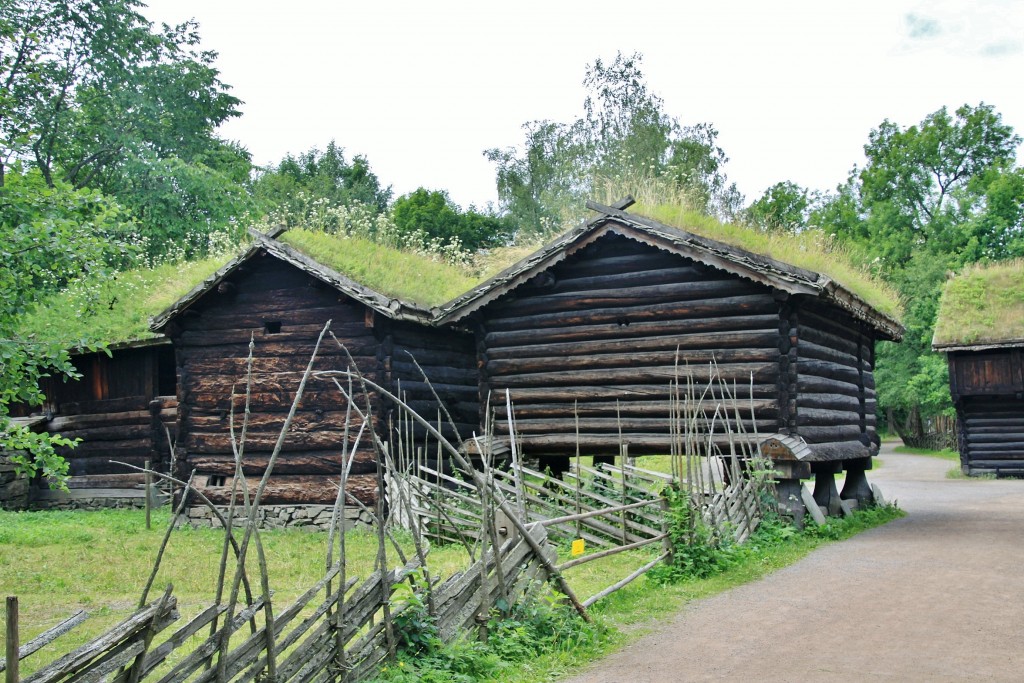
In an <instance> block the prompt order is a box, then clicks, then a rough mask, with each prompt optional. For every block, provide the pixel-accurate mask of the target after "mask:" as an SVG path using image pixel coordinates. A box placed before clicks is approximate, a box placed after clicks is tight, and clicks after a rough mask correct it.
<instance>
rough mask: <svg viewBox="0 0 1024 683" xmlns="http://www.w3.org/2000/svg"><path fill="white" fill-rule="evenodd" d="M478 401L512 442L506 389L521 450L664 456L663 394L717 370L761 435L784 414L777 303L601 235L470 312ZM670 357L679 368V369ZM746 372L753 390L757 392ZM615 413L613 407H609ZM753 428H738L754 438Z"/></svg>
mask: <svg viewBox="0 0 1024 683" xmlns="http://www.w3.org/2000/svg"><path fill="white" fill-rule="evenodd" d="M475 323H476V325H477V332H478V354H479V364H480V366H481V369H482V381H481V397H482V400H483V399H484V398H485V397H486V396H487V393H488V392H491V393H492V403H493V404H494V407H495V408H496V409H497V411H498V415H499V417H501V418H502V419H500V420H499V421H498V422H497V424H496V428H497V432H498V433H499V434H507V431H508V430H507V427H506V423H505V420H504V415H505V399H504V395H505V389H506V388H507V389H509V390H510V391H511V396H512V401H513V403H514V411H515V418H516V426H517V430H518V434H519V435H520V436H521V438H522V440H523V445H524V450H526V451H527V453H530V452H531V451H532V453H533V454H544V455H560V454H561V455H566V454H572V453H573V452H574V451H575V445H576V415H574V408H573V406H574V403H575V404H576V405H578V418H579V434H580V436H579V441H580V444H581V446H582V447H583V449H584V451H585V452H586V453H593V454H614V453H617V452H618V450H619V437H618V430H619V426H620V421H619V418H620V417H621V427H622V434H623V441H624V442H626V443H628V444H629V445H630V453H631V454H641V453H667V452H669V448H670V442H671V441H670V439H671V437H670V430H669V423H668V419H669V415H670V402H669V385H670V382H672V381H673V380H674V379H675V378H676V377H677V376H681V377H682V378H683V381H684V382H685V377H686V375H687V374H688V373H689V374H692V376H693V377H694V381H695V383H696V384H697V386H699V387H700V388H701V389H703V385H706V383H707V380H708V377H709V373H710V372H711V363H712V361H714V362H715V363H716V364H717V372H718V373H719V375H720V376H721V377H722V378H724V379H726V380H727V381H728V382H729V383H730V384H732V383H733V382H734V381H735V387H736V391H737V394H738V395H739V396H741V397H743V398H744V399H747V398H751V394H753V396H752V398H753V399H754V404H755V408H756V422H757V428H758V431H759V432H762V433H772V432H774V431H775V430H776V423H777V419H778V414H779V410H778V404H777V392H778V386H777V385H778V381H779V373H780V364H779V355H780V352H779V303H778V302H777V301H776V300H775V299H774V298H773V297H772V293H771V290H770V289H769V288H767V287H765V286H762V285H759V284H756V283H753V282H751V281H748V280H744V279H741V278H738V277H735V276H733V275H731V274H728V273H726V272H724V271H720V270H716V269H714V268H711V267H709V266H705V265H703V264H700V263H696V262H694V261H692V260H690V259H686V258H684V257H681V256H678V255H674V254H669V253H666V252H663V251H660V250H658V249H656V248H654V247H651V246H649V245H645V244H641V243H639V242H636V241H634V240H630V239H627V238H625V237H621V236H608V237H604V238H602V239H600V240H598V241H596V242H595V243H594V244H592V245H590V246H588V247H586V248H584V249H583V250H581V251H580V252H579V253H577V254H574V255H573V256H571V257H570V258H568V259H566V260H565V261H564V262H562V263H560V264H558V265H556V266H554V267H552V268H551V269H549V270H547V271H545V272H544V273H541V274H540V275H539V276H538V277H536V278H534V280H533V281H531V282H529V283H526V284H524V285H522V286H520V287H519V288H517V289H516V290H514V291H512V292H510V293H509V294H508V295H507V296H506V297H504V298H503V299H501V300H499V301H497V302H495V303H494V304H492V305H489V306H487V307H485V308H484V309H482V311H480V312H479V313H477V314H476V316H475ZM677 359H678V367H677ZM751 376H753V386H752V387H751ZM617 411H618V412H617ZM753 427H754V424H752V423H751V421H750V420H747V424H745V425H744V428H745V429H746V430H747V431H748V432H752V431H753Z"/></svg>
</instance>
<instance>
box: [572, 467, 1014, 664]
mask: <svg viewBox="0 0 1024 683" xmlns="http://www.w3.org/2000/svg"><path fill="white" fill-rule="evenodd" d="M880 458H881V460H882V461H883V463H884V464H883V466H882V467H881V468H880V469H878V470H876V471H874V472H869V479H870V480H871V481H872V482H874V483H877V484H878V485H879V486H880V487H881V489H882V492H883V494H884V495H885V497H886V498H887V499H889V500H896V501H897V502H898V503H899V505H900V507H902V508H903V509H904V510H906V511H907V513H908V514H907V517H905V518H904V519H900V520H897V521H895V522H891V523H889V524H887V525H885V526H884V527H881V528H878V529H873V530H871V531H869V532H866V533H863V534H860V535H859V536H857V537H855V538H852V539H850V540H847V541H844V542H842V543H835V544H832V545H829V546H827V547H824V548H821V549H819V550H817V551H815V552H814V553H812V554H811V555H810V556H808V557H806V558H804V559H803V560H801V561H800V562H798V563H797V564H794V565H792V566H790V567H787V568H786V569H783V570H781V571H779V572H776V573H775V574H772V575H771V576H768V577H766V578H764V579H762V580H760V581H757V582H755V583H752V584H748V585H746V586H741V587H740V588H737V589H734V590H731V591H729V592H727V593H723V594H720V595H718V596H715V597H713V598H709V599H706V600H702V601H700V602H696V603H692V604H691V605H689V606H688V607H686V608H685V609H684V610H683V611H682V612H680V613H679V614H678V615H677V616H676V617H675V618H673V619H672V620H671V621H668V622H666V623H664V624H663V625H661V626H659V627H658V629H657V631H656V632H654V633H651V634H649V635H647V636H645V637H643V638H642V639H640V640H638V641H636V642H634V643H633V644H632V645H630V646H629V647H627V648H625V649H624V650H622V651H620V652H618V653H616V654H614V655H612V656H610V657H607V658H606V659H603V660H601V661H600V662H596V663H595V664H594V666H593V667H592V668H591V669H590V670H588V671H587V672H586V673H584V674H583V675H580V676H577V677H575V678H572V679H567V680H570V681H573V682H579V683H583V682H584V681H586V682H588V683H595V682H608V683H611V682H615V683H642V682H645V681H802V682H806V681H840V680H842V681H1024V481H1019V480H1000V481H977V480H950V479H946V478H945V473H946V471H947V470H949V469H950V467H951V466H953V464H954V463H952V462H950V461H947V460H939V459H935V458H926V457H921V456H912V455H902V454H896V453H892V452H891V451H888V450H887V449H885V448H883V452H882V454H881V456H880Z"/></svg>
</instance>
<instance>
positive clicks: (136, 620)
mask: <svg viewBox="0 0 1024 683" xmlns="http://www.w3.org/2000/svg"><path fill="white" fill-rule="evenodd" d="M162 603H163V604H162ZM176 606H177V600H176V599H175V598H174V597H173V596H171V597H170V598H169V600H167V601H166V603H165V602H164V601H163V600H158V601H156V602H153V603H150V604H149V605H148V606H146V607H144V608H143V609H141V610H139V611H137V612H135V613H134V614H133V615H131V616H130V617H128V618H127V619H125V620H124V621H122V622H120V623H119V624H117V625H116V626H114V627H113V628H111V629H110V630H108V631H107V632H105V633H104V634H102V635H101V636H99V637H98V638H96V639H94V640H92V641H90V642H88V643H86V644H85V645H82V646H81V647H79V648H77V649H75V650H74V651H72V652H69V653H68V654H66V655H64V656H63V657H61V658H59V659H57V660H55V661H54V662H51V663H50V664H49V665H48V666H45V667H43V668H41V669H39V670H38V671H36V672H35V673H34V674H32V675H31V676H29V677H27V678H25V679H24V683H52V682H54V681H58V680H60V679H62V678H64V677H67V676H74V675H75V674H77V673H79V672H81V671H82V670H84V669H85V668H86V667H88V666H90V664H91V663H92V662H94V661H96V660H98V659H100V658H102V657H104V656H105V654H106V653H108V652H109V651H110V650H112V649H114V648H116V647H118V646H119V645H121V644H122V643H125V642H126V641H128V640H129V639H131V638H134V637H138V636H139V635H140V634H141V633H142V632H143V631H144V630H146V629H150V628H154V629H155V630H156V631H159V630H161V629H163V628H165V627H166V626H167V625H168V624H169V623H170V622H171V621H172V620H173V619H175V618H177V613H176V611H175V608H176Z"/></svg>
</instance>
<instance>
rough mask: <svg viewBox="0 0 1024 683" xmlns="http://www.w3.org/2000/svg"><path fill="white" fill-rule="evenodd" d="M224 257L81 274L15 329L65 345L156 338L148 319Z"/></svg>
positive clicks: (187, 289) (223, 262) (208, 273)
mask: <svg viewBox="0 0 1024 683" xmlns="http://www.w3.org/2000/svg"><path fill="white" fill-rule="evenodd" d="M230 256H231V255H230V254H228V255H220V256H216V257H210V258H207V259H203V260H201V261H190V262H178V263H165V264H163V265H160V266H157V267H155V268H140V269H137V270H129V271H124V272H121V273H117V274H116V275H114V276H113V277H112V278H106V279H100V278H96V277H92V278H89V277H87V278H84V279H82V280H79V281H77V282H75V283H73V284H72V285H71V286H70V287H69V288H68V289H66V290H65V291H63V292H60V293H58V294H54V295H53V296H50V297H49V298H47V299H46V300H45V301H43V302H41V303H40V304H39V306H37V307H36V309H35V310H34V311H33V312H32V313H31V314H29V315H27V316H25V317H24V318H23V319H22V321H21V326H20V330H19V332H20V334H21V335H22V336H26V337H27V336H33V337H35V338H36V339H39V340H41V341H55V342H60V343H62V344H64V345H65V346H68V347H73V346H78V345H79V344H81V343H82V342H86V343H95V342H102V343H106V344H117V343H120V342H127V341H135V340H139V339H149V338H153V337H157V336H159V335H157V334H154V333H153V332H151V331H150V329H149V319H150V318H151V317H152V316H154V315H156V314H157V313H160V312H161V311H163V310H164V309H165V308H167V307H168V306H170V305H171V304H173V303H174V302H175V301H177V300H178V299H179V298H181V297H182V296H184V295H185V294H186V293H188V291H189V290H191V289H192V288H193V287H195V286H196V285H198V284H199V283H200V282H202V281H203V280H204V279H206V278H207V277H209V276H210V275H212V274H213V273H214V272H216V270H217V269H218V268H220V267H221V266H223V265H224V264H225V263H227V261H228V259H229V258H230Z"/></svg>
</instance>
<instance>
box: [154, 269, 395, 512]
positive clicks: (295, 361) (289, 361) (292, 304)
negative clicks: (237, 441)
mask: <svg viewBox="0 0 1024 683" xmlns="http://www.w3.org/2000/svg"><path fill="white" fill-rule="evenodd" d="M328 320H331V321H332V322H331V331H332V332H333V333H334V335H335V336H336V337H337V338H338V340H339V341H340V342H342V343H343V344H344V345H345V348H346V349H347V350H348V353H350V354H351V356H352V358H353V359H354V361H355V363H356V365H357V366H358V368H359V370H360V371H361V372H362V373H364V374H365V375H366V376H367V377H368V378H370V379H373V380H375V381H380V371H379V366H380V358H379V343H378V340H377V338H376V337H375V336H374V329H373V315H372V312H369V309H367V307H366V306H365V305H363V304H361V303H359V302H357V301H355V300H353V299H351V298H349V297H347V296H345V295H343V294H340V293H339V292H338V291H337V290H335V289H333V288H332V287H329V286H327V285H324V284H323V283H321V282H320V281H319V280H316V279H315V278H313V277H311V276H310V275H307V274H306V273H303V272H302V271H300V270H298V269H296V268H294V267H292V266H290V265H288V264H286V263H284V262H282V261H279V260H278V259H275V258H273V257H269V256H262V257H256V258H254V259H253V260H252V261H250V262H248V263H247V264H245V265H244V266H242V268H240V269H239V270H238V271H236V272H235V273H234V274H232V276H230V278H228V279H227V280H226V281H225V282H224V283H223V284H222V285H221V286H220V287H218V288H216V289H215V290H214V291H211V292H210V293H208V294H206V295H205V296H204V297H203V298H201V299H200V300H199V301H197V302H196V303H195V304H193V306H192V307H191V308H190V309H189V310H187V311H185V312H184V313H182V314H181V315H180V316H179V317H178V318H177V319H176V320H175V321H174V322H173V323H172V328H173V329H171V330H169V331H170V332H171V334H172V336H173V337H174V339H175V347H176V351H177V360H178V379H179V393H178V396H179V416H178V420H179V428H180V436H179V439H178V444H177V449H178V458H179V461H180V466H179V471H178V475H179V476H181V477H187V476H188V474H189V472H190V471H191V470H192V469H193V468H194V469H196V471H197V475H198V476H197V483H198V484H199V488H201V489H202V490H203V492H204V493H205V494H206V495H208V496H209V497H210V498H211V500H213V501H214V502H216V503H226V502H228V498H229V494H230V490H231V483H232V482H231V480H232V476H233V474H234V469H235V465H234V454H233V450H232V442H231V436H230V422H231V415H232V411H233V412H234V423H235V433H236V435H240V434H241V429H242V417H243V411H244V406H245V400H246V365H247V358H248V354H249V340H250V338H253V339H254V343H255V345H254V350H253V356H254V360H253V382H252V386H251V393H250V397H249V400H250V417H249V423H248V428H247V433H246V440H245V448H244V462H245V466H244V468H245V473H246V476H247V477H254V478H258V477H259V476H261V475H262V474H263V472H264V471H265V467H266V464H267V462H268V460H269V457H270V454H271V452H272V451H273V449H274V445H275V444H276V442H277V439H278V435H279V434H280V431H281V428H282V426H283V425H284V422H285V419H286V417H287V413H288V410H289V409H290V408H291V405H292V400H293V398H294V396H295V391H296V390H297V388H298V385H299V382H300V380H301V378H302V373H303V371H304V370H305V368H306V366H307V364H308V363H309V359H310V357H311V354H312V352H313V349H314V347H315V344H316V340H317V337H318V336H319V334H320V332H321V330H322V329H323V326H324V324H325V323H326V322H327V321H328ZM348 365H349V362H348V357H347V355H346V354H345V352H344V351H343V350H342V349H341V348H340V347H339V346H338V344H337V343H336V342H335V341H334V340H333V339H332V338H331V337H330V336H326V337H325V339H324V342H323V344H322V346H321V348H320V352H319V354H318V358H317V362H316V364H315V369H316V370H344V369H346V368H347V367H348ZM370 399H371V405H372V406H373V408H374V413H375V416H376V417H375V420H376V421H375V423H374V424H373V425H372V427H373V428H374V429H379V428H380V417H379V415H380V412H379V411H380V407H381V406H380V399H379V396H377V395H375V394H374V395H371V397H370ZM360 406H361V407H363V402H362V399H361V398H360ZM345 412H346V404H345V401H344V399H343V397H342V395H341V394H340V392H339V391H338V390H337V388H336V387H335V385H334V383H333V382H331V381H328V380H324V379H314V380H310V381H309V382H308V383H307V385H306V391H305V393H304V396H303V399H302V401H301V403H300V405H299V410H298V412H297V414H296V416H295V419H294V422H293V424H292V428H291V431H290V434H289V437H288V439H287V441H286V442H285V444H284V447H283V449H282V452H281V455H280V456H279V459H278V461H277V464H276V465H275V470H274V476H273V478H272V481H271V484H270V486H269V488H268V490H267V493H266V498H265V499H264V502H265V503H267V504H271V505H273V504H303V503H317V504H331V503H333V501H334V499H335V497H336V495H337V487H336V484H337V482H338V479H339V477H340V473H341V468H342V457H343V453H344V452H345V450H346V449H349V448H351V447H352V444H353V442H354V440H355V436H356V434H357V432H358V430H359V426H360V420H359V418H358V416H355V414H353V418H352V421H351V423H350V427H352V428H351V429H350V430H349V433H348V441H347V442H346V440H345V437H346V434H345ZM375 467H376V466H375V459H374V453H373V447H372V441H371V439H370V438H369V434H366V435H364V436H363V438H362V439H361V440H360V445H359V447H358V449H357V452H356V457H355V460H354V463H353V466H352V470H351V472H352V475H353V477H352V482H351V484H352V490H353V491H356V492H357V495H359V497H360V498H361V499H363V500H364V502H372V501H373V500H375V499H376V495H377V494H376V484H375V474H374V473H375Z"/></svg>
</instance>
